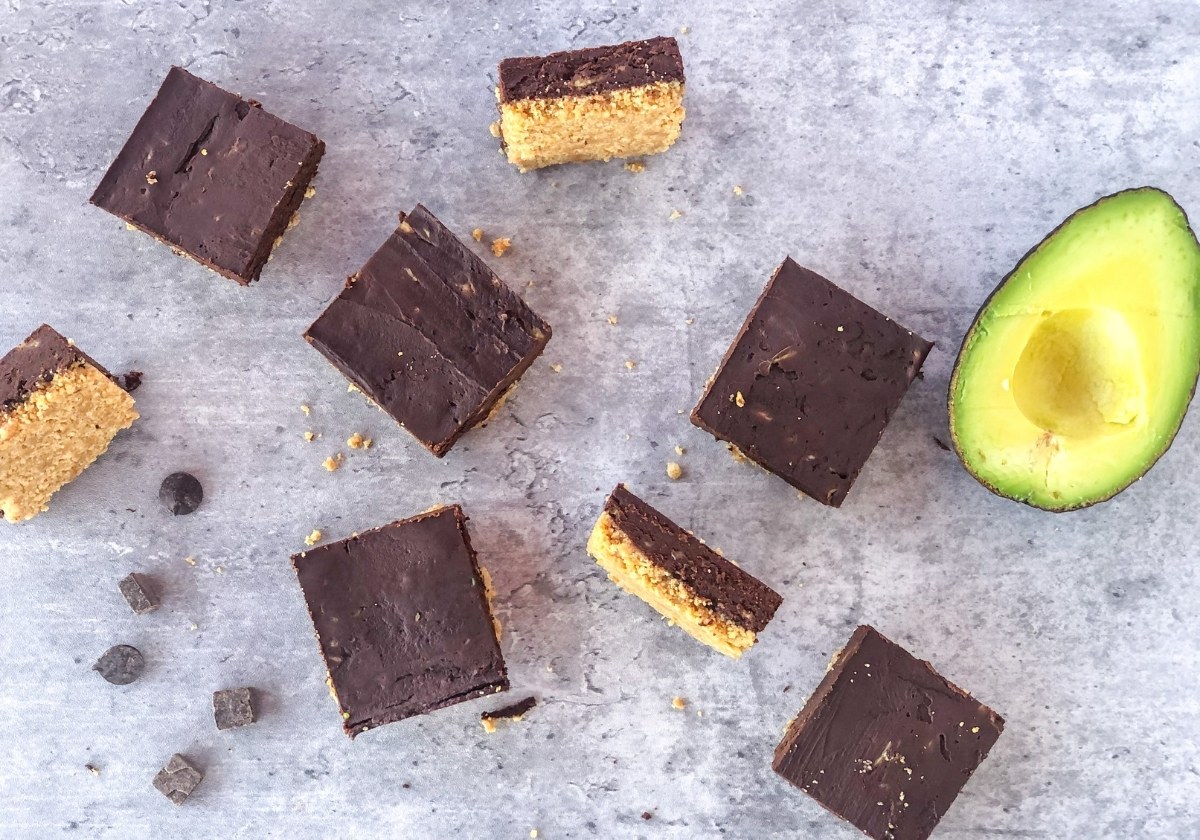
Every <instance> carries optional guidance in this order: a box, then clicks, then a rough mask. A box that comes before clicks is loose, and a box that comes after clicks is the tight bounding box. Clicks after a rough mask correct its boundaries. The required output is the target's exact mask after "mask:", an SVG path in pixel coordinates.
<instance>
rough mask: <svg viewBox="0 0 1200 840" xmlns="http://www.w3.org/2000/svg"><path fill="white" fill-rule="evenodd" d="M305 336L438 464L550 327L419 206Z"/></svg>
mask: <svg viewBox="0 0 1200 840" xmlns="http://www.w3.org/2000/svg"><path fill="white" fill-rule="evenodd" d="M304 337H305V339H307V340H308V342H309V343H310V344H312V346H313V347H315V348H317V350H319V351H320V352H321V353H322V354H323V355H324V356H325V358H327V359H328V360H329V361H330V362H331V363H332V364H333V366H334V367H336V368H337V369H338V370H340V371H341V372H342V374H343V375H345V377H346V378H347V379H349V380H350V381H351V382H352V383H354V385H355V386H357V387H358V389H359V390H360V391H362V392H363V393H364V394H366V395H367V397H368V398H369V399H371V400H372V401H373V402H374V403H375V404H376V405H378V406H379V407H380V408H381V409H383V410H384V411H385V412H387V413H388V414H389V415H391V417H392V418H393V419H394V420H396V422H398V423H399V424H400V425H401V426H403V427H404V428H406V429H408V431H409V432H411V433H412V435H413V436H414V437H416V438H417V440H419V441H421V443H423V444H424V445H425V446H426V447H427V448H428V449H429V450H430V451H431V452H433V454H434V455H437V456H438V457H441V456H442V455H445V454H446V453H447V452H448V451H450V447H452V446H453V445H454V443H455V441H457V440H458V439H459V438H460V437H461V436H462V435H463V434H464V433H465V432H466V431H467V430H468V429H470V428H471V427H472V426H474V425H476V424H477V423H481V422H483V421H486V420H487V419H488V417H489V416H490V414H491V413H492V412H493V411H494V410H495V409H496V408H498V406H499V403H500V401H501V399H502V398H503V397H504V395H505V393H506V392H507V391H508V390H509V388H511V387H513V385H514V384H515V383H516V381H517V380H518V379H519V378H520V377H521V374H523V373H524V372H525V370H526V368H528V367H529V365H530V364H532V362H533V360H534V359H536V358H537V357H538V355H539V354H540V353H541V352H542V349H543V348H545V346H546V342H548V341H549V340H550V325H549V324H547V323H546V322H545V321H543V320H542V319H541V318H539V317H538V316H537V315H536V314H535V313H534V312H533V311H532V310H531V309H530V308H529V307H528V306H526V305H525V302H524V301H523V300H521V298H520V297H519V296H518V295H517V294H516V293H515V292H513V290H512V289H510V288H509V287H508V286H506V285H505V284H504V282H503V281H502V280H501V279H500V278H499V277H497V276H496V274H495V273H494V272H493V271H492V270H491V269H490V268H488V267H487V265H486V264H484V262H483V261H482V260H481V259H479V258H478V257H477V256H475V255H474V254H473V253H471V251H470V250H468V249H467V247H466V246H465V245H463V243H462V242H460V241H459V240H458V239H457V238H456V237H455V236H454V234H453V233H451V232H450V231H449V230H448V229H447V228H446V227H445V225H443V224H442V223H441V222H439V221H438V220H437V219H436V218H434V216H433V214H432V213H430V212H429V211H428V210H426V209H425V208H424V207H422V206H421V205H419V204H418V205H417V208H416V209H415V210H413V211H412V213H409V214H408V215H407V216H403V215H402V216H401V217H400V226H399V227H398V228H397V229H396V231H395V232H394V233H393V234H392V235H391V236H389V237H388V239H387V241H386V242H384V243H383V246H382V247H380V249H379V250H378V251H376V252H375V254H374V256H372V257H371V258H370V259H369V260H367V263H366V265H364V266H363V267H362V268H361V269H360V270H359V272H358V273H357V274H355V275H353V276H352V277H351V278H350V279H349V280H347V281H346V287H345V288H344V289H343V290H342V293H341V294H340V295H338V296H337V297H336V298H335V299H334V301H333V302H332V303H331V304H329V307H328V308H327V309H326V310H325V311H324V312H323V313H322V314H321V316H320V317H319V318H317V320H316V321H315V322H314V323H313V325H312V326H311V327H309V328H308V331H307V332H306V333H305V334H304Z"/></svg>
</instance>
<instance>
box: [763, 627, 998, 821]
mask: <svg viewBox="0 0 1200 840" xmlns="http://www.w3.org/2000/svg"><path fill="white" fill-rule="evenodd" d="M1003 729H1004V719H1003V718H1001V717H1000V716H999V715H998V714H996V713H995V712H993V711H992V710H991V709H989V708H988V707H987V706H984V705H983V704H981V703H980V702H979V701H977V700H975V699H974V698H973V697H971V696H970V695H969V694H967V693H966V692H964V691H963V690H962V689H960V688H958V687H957V686H955V685H953V684H951V683H950V682H949V681H947V680H946V679H945V678H944V677H942V676H941V675H940V674H938V673H937V671H935V670H933V666H931V665H930V664H929V663H928V662H924V661H922V660H919V659H916V658H915V657H913V656H912V655H911V654H910V653H908V652H907V651H906V650H904V649H903V648H901V647H900V646H899V645H897V644H895V643H894V642H892V641H890V640H888V639H886V638H884V636H882V635H881V634H880V633H879V632H878V631H876V630H875V629H874V628H871V627H859V628H858V629H857V630H856V631H855V632H854V635H853V636H851V637H850V641H849V642H848V643H847V644H846V647H845V648H843V649H842V650H841V652H839V653H838V654H837V655H836V656H835V657H834V661H833V664H832V666H831V667H830V670H829V672H828V673H827V674H826V675H825V679H824V680H822V681H821V684H820V685H819V686H818V687H817V690H816V691H815V692H814V693H813V695H812V697H811V698H810V699H809V701H808V703H807V704H806V705H805V707H804V709H803V710H802V711H801V712H800V714H799V715H798V716H797V717H796V719H795V720H793V721H792V723H791V724H790V725H789V726H788V729H787V732H786V734H785V735H784V737H783V741H782V742H780V744H779V746H778V747H777V748H776V750H775V760H774V764H773V767H774V769H775V772H776V773H778V774H779V775H781V776H783V777H784V778H785V779H787V780H788V781H789V782H791V783H792V784H793V785H796V786H797V787H799V788H800V789H801V790H803V791H805V792H806V793H808V794H809V795H810V796H812V797H813V798H815V799H816V800H817V801H818V802H820V803H821V804H822V805H824V806H825V807H826V808H828V809H829V810H830V811H832V812H833V813H834V814H836V815H837V816H839V817H841V818H842V819H844V820H847V821H849V822H850V823H851V824H853V825H854V826H856V827H857V828H858V829H859V830H861V831H862V832H863V833H865V834H866V835H868V836H869V837H873V838H875V840H925V838H927V837H928V836H929V835H930V833H931V832H932V831H933V830H934V828H935V827H936V826H937V824H938V821H939V820H941V818H942V816H943V815H944V814H945V813H946V810H947V809H948V808H949V807H950V804H951V803H952V802H953V801H954V799H955V797H956V796H958V793H959V791H960V790H962V787H963V785H965V784H966V782H967V780H968V779H969V778H970V777H971V774H972V773H973V772H975V769H976V768H977V767H978V766H979V764H980V763H981V762H982V761H983V759H984V758H986V757H987V754H988V751H989V750H991V748H992V745H993V744H995V743H996V739H997V738H999V737H1000V733H1001V732H1002V731H1003Z"/></svg>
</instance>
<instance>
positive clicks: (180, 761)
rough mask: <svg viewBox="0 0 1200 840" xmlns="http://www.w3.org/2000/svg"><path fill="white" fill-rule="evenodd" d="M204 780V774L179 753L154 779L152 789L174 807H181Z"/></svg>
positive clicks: (172, 757)
mask: <svg viewBox="0 0 1200 840" xmlns="http://www.w3.org/2000/svg"><path fill="white" fill-rule="evenodd" d="M203 780H204V773H202V772H201V771H200V769H199V768H198V767H196V766H195V765H193V764H192V763H191V762H190V761H188V760H187V759H186V758H184V757H183V756H182V755H180V754H179V753H175V755H173V756H171V760H170V761H168V762H167V766H166V767H164V768H163V769H161V770H159V771H158V774H157V775H156V776H155V777H154V787H155V789H157V790H158V792H159V793H161V794H162V795H163V796H165V797H167V799H170V800H171V801H172V802H174V803H175V804H176V805H182V804H183V803H184V802H185V801H187V798H188V797H189V796H191V795H192V792H193V791H194V790H195V789H196V787H197V786H198V785H199V784H200V782H201V781H203Z"/></svg>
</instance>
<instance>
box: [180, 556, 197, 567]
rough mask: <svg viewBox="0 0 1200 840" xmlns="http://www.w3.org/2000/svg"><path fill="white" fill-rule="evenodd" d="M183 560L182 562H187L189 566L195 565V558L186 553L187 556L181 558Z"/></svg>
mask: <svg viewBox="0 0 1200 840" xmlns="http://www.w3.org/2000/svg"><path fill="white" fill-rule="evenodd" d="M183 562H184V563H187V564H188V565H189V566H195V565H196V558H195V557H192V556H191V555H188V556H187V557H184V558H183Z"/></svg>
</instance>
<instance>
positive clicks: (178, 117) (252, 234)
mask: <svg viewBox="0 0 1200 840" xmlns="http://www.w3.org/2000/svg"><path fill="white" fill-rule="evenodd" d="M324 153H325V144H324V143H322V142H321V141H320V140H318V139H317V138H316V136H315V135H313V134H310V133H309V132H307V131H302V130H301V129H299V128H297V127H296V126H294V125H292V124H291V123H287V122H284V121H283V120H281V119H279V117H276V116H273V115H272V114H268V113H267V112H266V111H264V110H263V109H262V108H261V107H260V106H259V104H258V103H257V102H255V101H254V100H253V99H242V98H241V97H240V96H238V95H236V94H233V93H229V92H228V91H225V90H222V89H221V88H219V87H217V86H216V85H213V84H210V83H209V82H206V81H204V80H203V79H200V78H197V77H196V76H193V75H192V74H191V73H189V72H188V71H186V70H184V69H183V68H181V67H172V68H171V70H170V72H168V73H167V78H166V80H165V81H164V82H163V83H162V87H161V88H159V90H158V95H157V96H155V97H154V100H153V101H152V102H151V103H150V107H149V108H147V109H146V113H145V114H143V115H142V118H141V120H139V121H138V124H137V127H136V128H134V130H133V134H132V135H130V137H129V140H128V141H126V143H125V147H124V148H123V149H121V152H120V154H118V155H117V159H116V160H115V161H113V164H112V166H110V167H109V169H108V172H107V173H106V174H105V176H104V178H103V180H101V181H100V186H98V187H96V192H95V193H94V194H93V195H92V204H95V205H96V206H97V207H100V208H103V209H105V210H107V211H108V212H110V213H112V214H113V215H115V216H120V217H121V218H122V219H124V220H125V221H126V222H127V223H128V224H130V225H133V226H135V227H138V228H141V229H142V230H144V231H145V232H146V233H148V234H150V235H151V236H153V237H154V238H155V239H158V240H160V241H162V242H164V243H166V244H167V245H170V246H171V247H172V248H173V249H175V250H177V251H180V252H183V253H185V254H187V255H188V256H190V257H192V258H193V259H195V260H196V261H198V262H200V263H203V264H204V265H206V266H208V267H209V268H211V269H212V270H213V271H216V272H217V273H219V274H223V275H224V276H226V277H228V278H230V279H231V280H236V281H237V282H239V283H242V284H243V285H245V284H248V283H250V282H251V281H253V280H257V279H258V275H259V272H261V271H262V268H263V266H264V265H266V262H267V259H268V258H269V257H270V256H271V250H272V249H273V248H274V247H275V244H276V242H277V241H278V240H279V239H280V238H281V237H282V236H283V234H284V231H286V230H287V229H288V227H289V226H290V224H291V223H292V222H293V219H294V217H295V216H296V211H297V210H298V209H299V207H300V203H301V202H302V201H304V198H305V194H306V191H307V189H308V185H309V182H310V181H312V179H313V176H314V175H316V174H317V164H318V163H319V162H320V160H321V155H322V154H324Z"/></svg>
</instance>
